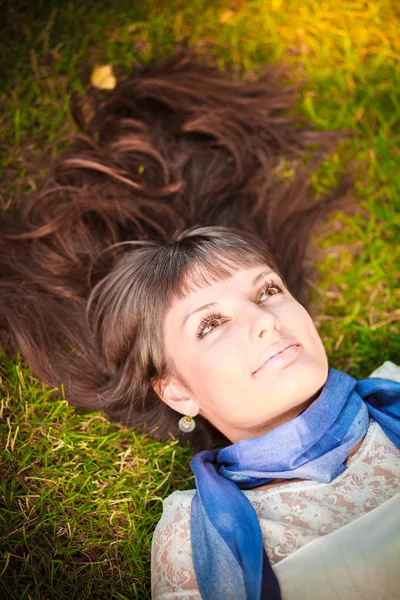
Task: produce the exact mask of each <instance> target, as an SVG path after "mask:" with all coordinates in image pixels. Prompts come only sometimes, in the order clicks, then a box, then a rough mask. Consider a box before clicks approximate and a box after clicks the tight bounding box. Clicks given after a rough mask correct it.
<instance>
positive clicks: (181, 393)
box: [153, 377, 200, 417]
mask: <svg viewBox="0 0 400 600" xmlns="http://www.w3.org/2000/svg"><path fill="white" fill-rule="evenodd" d="M153 389H154V391H155V392H156V394H157V395H158V396H159V397H160V398H161V400H162V401H163V402H165V404H167V405H168V406H169V407H170V408H173V409H174V410H175V411H176V412H178V413H180V414H181V415H191V416H192V417H195V416H196V415H198V414H199V411H200V408H199V406H198V404H196V402H195V401H194V400H193V399H192V398H191V396H190V395H189V393H188V391H187V390H186V388H185V387H183V386H182V384H181V383H179V382H178V381H177V380H176V379H175V378H174V377H169V378H168V380H158V381H156V382H154V383H153Z"/></svg>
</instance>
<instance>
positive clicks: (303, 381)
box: [157, 266, 328, 442]
mask: <svg viewBox="0 0 400 600" xmlns="http://www.w3.org/2000/svg"><path fill="white" fill-rule="evenodd" d="M164 344H165V349H166V356H167V363H168V365H169V368H170V369H171V372H172V373H174V375H171V377H170V378H169V380H168V382H167V383H166V385H165V387H164V388H163V390H162V392H161V393H160V395H161V397H162V398H163V400H164V401H165V402H166V403H167V404H169V405H170V406H171V407H172V408H174V409H175V410H176V411H178V412H179V413H181V414H192V415H193V416H194V415H196V414H199V413H200V414H201V415H203V416H204V417H205V418H206V419H207V420H208V421H210V422H211V423H212V424H213V425H215V427H217V429H219V430H220V431H221V432H222V433H223V434H225V436H226V437H227V438H228V439H230V440H231V441H232V442H236V441H238V440H240V439H245V438H250V437H258V436H260V435H263V434H264V433H266V432H267V431H269V430H270V429H273V428H274V427H277V426H278V425H281V424H282V423H284V422H286V421H289V420H290V419H293V418H294V417H295V416H297V415H298V414H300V413H301V412H302V411H303V410H305V408H307V406H308V405H309V404H310V402H311V401H312V399H313V397H315V395H316V394H317V393H318V392H319V390H320V389H321V387H322V386H323V385H324V383H325V382H326V380H327V376H328V360H327V356H326V353H325V349H324V347H323V345H322V342H321V339H320V337H319V335H318V333H317V331H316V329H315V326H314V324H313V322H312V320H311V317H310V315H309V314H308V312H307V311H306V310H305V309H304V308H303V306H302V305H301V304H299V302H297V301H296V300H295V299H294V298H293V296H292V295H291V294H290V293H289V291H288V290H287V289H286V288H285V287H284V285H283V283H282V280H281V279H280V277H279V276H278V275H277V274H276V273H274V272H273V271H272V270H271V268H269V267H267V266H258V267H253V268H248V269H239V270H238V271H237V272H235V273H234V275H233V276H232V277H231V278H230V279H227V280H225V281H221V282H211V283H210V285H209V286H208V287H204V288H202V289H197V290H195V291H193V292H191V293H190V294H189V295H188V296H187V297H186V298H184V299H183V300H176V301H175V302H174V303H173V304H172V306H171V308H170V310H169V311H168V313H167V315H166V319H165V324H164ZM277 353H279V354H277ZM157 391H158V390H157Z"/></svg>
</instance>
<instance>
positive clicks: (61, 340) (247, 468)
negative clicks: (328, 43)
mask: <svg viewBox="0 0 400 600" xmlns="http://www.w3.org/2000/svg"><path fill="white" fill-rule="evenodd" d="M281 76H282V69H281V68H278V67H271V68H266V69H265V70H264V73H263V75H261V76H259V77H258V78H257V79H256V80H248V81H245V82H239V81H230V80H228V78H227V77H225V76H222V75H221V74H220V73H218V72H217V71H216V70H215V69H213V68H212V67H207V66H204V65H201V64H199V63H198V62H196V61H194V60H192V59H191V57H190V56H188V55H186V54H185V53H183V54H178V55H176V56H174V57H172V58H170V59H168V60H166V61H163V62H161V63H157V64H154V65H151V66H150V67H148V68H147V69H144V70H142V71H140V72H138V73H136V74H135V75H133V76H132V77H131V78H130V79H128V80H127V81H125V82H122V83H121V84H119V85H118V86H117V88H116V89H115V90H114V91H113V92H111V93H110V94H109V96H108V97H107V98H106V99H105V100H104V102H102V103H100V104H97V103H96V101H95V100H93V108H94V117H93V119H92V120H91V121H90V122H89V123H88V124H87V123H86V122H85V119H84V112H83V111H82V110H81V109H80V107H79V105H78V104H76V105H74V106H73V114H74V115H75V118H76V120H77V122H78V124H80V126H81V127H82V128H83V129H84V134H82V135H77V136H75V137H76V139H75V141H74V143H73V144H72V145H71V146H70V147H69V149H68V150H66V151H64V152H63V153H61V154H60V156H59V157H57V158H56V159H55V161H54V162H53V164H52V165H51V166H50V169H49V171H48V173H47V177H46V180H45V182H44V183H42V184H38V189H37V191H36V192H34V193H33V194H32V195H31V196H30V197H29V198H19V199H17V202H16V204H15V211H14V213H13V215H12V218H11V215H10V216H7V215H6V216H5V217H4V218H3V221H2V224H1V233H2V235H1V237H0V273H1V275H0V286H1V297H0V327H1V340H2V344H3V345H4V346H5V347H6V349H7V350H9V351H10V352H13V351H15V350H16V349H18V350H20V351H21V352H22V354H23V356H24V357H25V359H26V361H27V363H28V364H29V365H30V366H31V368H32V370H33V371H34V372H35V373H36V375H37V376H38V377H39V378H41V379H42V380H43V381H44V382H46V383H48V384H49V385H51V386H53V387H58V388H60V387H61V385H63V386H64V389H65V393H66V397H67V398H68V400H69V402H71V403H72V404H74V405H76V406H79V407H82V408H86V409H96V410H99V409H101V410H104V411H106V413H107V414H108V415H109V416H110V418H112V419H118V420H121V421H123V422H124V423H126V424H127V425H129V426H132V427H138V428H140V427H144V426H146V427H147V431H149V430H150V431H151V432H152V433H153V435H154V436H156V437H157V438H159V439H165V438H167V437H170V435H171V434H173V435H176V436H178V437H179V438H180V439H181V440H182V442H183V443H186V442H187V441H190V443H191V445H192V447H193V450H194V451H196V452H199V451H200V453H199V454H197V455H196V457H195V458H194V460H193V463H192V465H193V470H194V471H195V475H196V486H197V491H196V493H195V494H193V493H191V492H187V493H183V494H180V493H178V494H176V495H173V496H171V498H170V499H167V501H166V503H165V511H164V514H163V518H162V520H161V522H160V524H159V526H158V527H157V531H156V534H155V538H154V544H153V595H154V597H155V598H186V597H188V598H189V597H190V598H193V597H196V596H197V597H200V596H199V595H201V597H203V598H207V599H211V598H212V599H215V598H224V599H225V598H226V599H229V598H235V599H236V598H237V599H241V598H249V599H251V600H253V599H255V598H257V599H258V598H267V597H268V598H279V597H281V595H282V596H283V597H285V598H286V597H287V598H292V597H296V598H301V597H304V598H306V597H308V598H309V597H313V598H317V597H321V598H327V597H337V595H344V596H345V597H356V596H355V595H354V594H353V595H352V594H348V593H347V592H348V590H349V589H350V591H351V592H352V593H353V592H354V590H355V589H361V590H368V592H367V593H369V591H370V590H371V589H372V587H371V586H372V583H374V585H378V586H380V585H381V584H382V582H383V581H385V582H386V581H387V582H388V583H387V585H388V586H389V587H388V588H387V589H389V590H392V588H393V585H397V586H398V583H399V582H398V580H397V581H396V571H395V569H394V568H392V566H391V565H392V563H391V561H393V556H395V557H397V559H398V556H399V548H398V540H397V542H396V540H394V539H393V532H394V531H396V527H397V529H398V519H397V517H396V514H399V512H398V510H397V511H396V506H397V504H396V503H398V499H399V495H398V491H399V487H400V485H399V480H400V474H399V471H398V466H397V465H398V456H399V453H398V449H397V448H398V442H399V439H400V432H399V394H400V384H398V383H396V382H394V381H392V380H391V379H393V377H392V375H391V377H390V378H388V379H379V378H373V379H371V380H364V381H361V382H356V381H355V380H354V379H353V378H351V377H350V376H348V375H345V374H343V373H340V372H338V371H335V370H333V369H329V366H328V362H327V358H326V354H325V350H324V348H323V346H322V343H321V340H320V338H319V336H318V334H317V331H316V329H315V327H314V325H313V323H312V320H311V318H310V316H309V315H308V313H307V311H306V309H305V307H304V305H303V304H301V303H300V300H302V282H303V280H304V270H305V260H304V259H305V251H306V248H307V243H308V238H309V233H310V230H311V226H312V225H313V223H314V222H315V221H316V220H317V219H318V218H321V217H322V216H323V215H324V214H327V212H328V211H329V210H330V209H331V208H332V207H334V206H337V201H338V200H340V199H341V198H342V196H343V194H344V191H345V189H346V188H347V187H348V185H347V184H346V182H344V183H343V184H342V185H341V186H340V187H338V189H337V190H335V191H334V192H333V193H332V194H331V195H329V196H326V197H318V196H316V195H315V194H313V193H312V191H311V190H310V173H311V171H312V170H313V169H314V168H315V166H316V165H317V164H319V162H320V161H321V159H322V157H323V153H324V151H326V150H327V149H329V148H330V147H331V146H332V144H333V143H334V142H336V141H337V139H338V137H339V136H338V134H336V133H332V132H312V131H310V130H309V129H308V128H307V127H306V124H305V123H303V122H302V121H301V120H300V119H298V118H295V117H288V116H287V114H286V113H287V111H288V109H290V108H292V104H293V100H294V90H295V88H294V86H286V87H285V86H283V85H282V83H281V82H280V78H281ZM265 242H267V245H268V249H267V247H266V246H265V245H264V243H265ZM381 374H382V373H381ZM386 375H387V373H386V372H385V373H384V376H386ZM396 376H397V375H396ZM194 423H195V424H196V426H195V428H194V429H193V424H194ZM221 448H223V450H221V451H220V449H221ZM349 457H350V458H349ZM349 461H350V462H349ZM396 461H397V462H396ZM353 465H354V466H353ZM287 479H290V480H294V481H291V482H289V483H286V480H287ZM282 482H283V483H282ZM254 488H256V489H254ZM242 490H245V491H242ZM360 490H362V492H360ZM360 493H361V496H360ZM192 497H193V502H192ZM372 508H373V509H374V510H371V509H372ZM382 510H383V515H382V512H380V511H382ZM189 515H190V518H189ZM363 519H364V521H363ZM367 519H368V521H367ZM370 519H372V520H370ZM396 519H397V520H396ZM189 521H190V524H189ZM378 521H379V528H376V523H377V522H378ZM363 523H367V527H364V526H363ZM374 528H375V529H374ZM365 533H367V534H368V535H370V534H373V536H372V537H368V535H367V536H365ZM337 534H339V536H338V535H337ZM391 534H392V537H390V535H391ZM361 535H363V536H364V537H363V539H362V544H363V546H362V548H364V547H365V548H368V549H370V548H375V550H376V552H377V554H376V555H375V558H376V560H375V561H374V556H373V555H372V554H371V556H370V560H369V561H362V560H361V559H362V558H363V554H360V552H359V551H358V550H357V549H356V548H355V547H354V544H353V546H352V545H351V544H350V541H354V540H359V539H361V538H360V536H361ZM376 536H378V537H376ZM321 540H322V541H325V542H327V544H328V546H323V547H322V546H319V545H317V547H316V549H315V550H311V549H312V548H313V546H314V545H315V544H317V543H318V542H321ZM377 540H378V542H377ZM396 543H397V546H396V545H395V544H396ZM326 548H328V549H326ZM343 548H345V549H346V553H347V554H346V557H347V559H348V560H351V561H353V563H354V564H353V566H352V571H351V572H352V573H355V574H356V575H355V577H356V579H355V580H354V581H353V580H351V581H350V580H349V578H347V579H346V577H345V574H344V571H343V568H344V567H343V563H342V562H340V560H339V559H338V557H340V556H342V554H343ZM307 549H310V552H308V550H307ZM368 551H369V550H368ZM284 557H287V558H284ZM327 557H329V560H330V565H329V569H327V568H326V566H324V564H323V562H324V560H327ZM382 557H383V558H382ZM283 558H284V560H281V559H283ZM291 558H293V559H295V560H294V561H293V562H292V561H291ZM299 558H300V559H299ZM335 560H336V562H335ZM371 560H372V563H373V564H371ZM382 560H383V563H382ZM307 561H308V562H307ZM318 561H319V562H318ZM382 564H383V566H382ZM272 565H273V568H272ZM281 565H282V566H281ZM284 565H286V566H285V568H283V567H284ZM285 569H286V570H285ZM384 569H387V572H385V574H383V571H384ZM368 577H369V579H368ZM318 578H320V579H318ZM359 580H360V581H361V584H360V585H358V581H359ZM349 581H350V583H349ZM332 582H335V584H336V583H337V582H339V583H340V584H341V587H336V588H333V587H332V585H333V583H332ZM308 585H311V586H312V593H311V592H310V589H309V588H308V587H307V586H308ZM346 585H347V587H346ZM385 585H386V583H385ZM352 586H353V587H352ZM390 586H391V587H390ZM299 590H300V591H301V593H303V596H301V595H299ZM319 590H320V591H321V594H323V593H325V595H321V596H318V595H317V594H316V591H319ZM332 590H333V591H334V593H333V592H332ZM328 592H329V593H331V596H328V595H327V593H328ZM332 594H333V595H332ZM374 597H375V596H374ZM388 597H390V596H388Z"/></svg>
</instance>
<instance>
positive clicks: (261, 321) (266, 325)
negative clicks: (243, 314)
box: [250, 304, 281, 341]
mask: <svg viewBox="0 0 400 600" xmlns="http://www.w3.org/2000/svg"><path fill="white" fill-rule="evenodd" d="M280 328H281V323H280V321H279V318H278V317H277V316H276V315H275V314H274V313H273V312H271V311H270V310H268V309H267V308H265V306H259V305H258V304H256V305H253V308H252V313H251V321H250V337H251V339H252V340H253V341H257V340H258V339H259V338H262V337H265V336H268V335H271V333H272V332H273V331H274V330H276V331H279V330H280Z"/></svg>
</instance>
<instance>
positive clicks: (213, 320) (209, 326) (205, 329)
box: [196, 315, 222, 338]
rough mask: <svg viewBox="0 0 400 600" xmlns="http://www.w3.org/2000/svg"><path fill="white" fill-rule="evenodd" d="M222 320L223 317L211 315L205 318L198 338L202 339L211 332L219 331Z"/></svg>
mask: <svg viewBox="0 0 400 600" xmlns="http://www.w3.org/2000/svg"><path fill="white" fill-rule="evenodd" d="M221 320H222V317H221V315H210V316H206V317H204V319H203V320H202V322H201V323H200V327H199V329H198V332H197V334H196V335H197V337H198V338H202V337H204V336H205V335H207V334H208V333H210V332H211V331H214V329H217V327H219V326H220V325H221Z"/></svg>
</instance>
